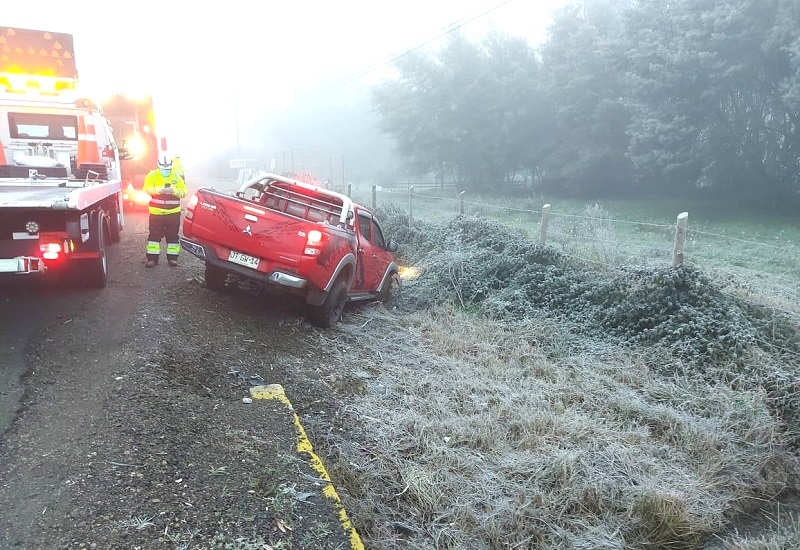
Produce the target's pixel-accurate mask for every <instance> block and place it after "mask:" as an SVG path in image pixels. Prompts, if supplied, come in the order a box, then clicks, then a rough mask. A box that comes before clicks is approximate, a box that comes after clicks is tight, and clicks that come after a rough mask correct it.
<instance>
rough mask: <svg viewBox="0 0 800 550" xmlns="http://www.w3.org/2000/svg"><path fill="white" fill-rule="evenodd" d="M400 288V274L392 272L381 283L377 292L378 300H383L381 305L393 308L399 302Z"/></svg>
mask: <svg viewBox="0 0 800 550" xmlns="http://www.w3.org/2000/svg"><path fill="white" fill-rule="evenodd" d="M402 289H403V285H402V283H401V282H400V275H398V274H397V273H392V275H391V276H390V277H389V278H388V279H386V282H384V283H383V287H382V288H381V290H380V292H378V296H377V297H378V300H379V301H381V302H383V305H384V306H386V308H387V309H392V308H395V307H397V306H398V305H399V304H400V292H401V291H402Z"/></svg>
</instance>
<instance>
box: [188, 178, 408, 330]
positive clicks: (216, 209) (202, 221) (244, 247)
mask: <svg viewBox="0 0 800 550" xmlns="http://www.w3.org/2000/svg"><path fill="white" fill-rule="evenodd" d="M182 233H183V235H182V237H181V240H180V242H181V248H183V250H185V251H187V252H189V253H191V254H193V255H194V256H196V257H197V258H199V259H201V260H203V262H205V281H206V286H207V287H208V288H210V289H213V290H220V289H222V288H224V287H225V286H226V285H227V284H228V283H230V282H238V281H240V280H242V279H244V280H247V281H250V282H255V283H258V284H260V285H264V286H265V287H268V288H270V289H272V290H280V291H285V292H289V293H292V294H296V295H299V296H301V297H302V298H303V299H304V301H305V303H306V304H307V310H306V317H307V319H308V320H309V322H311V323H312V324H314V325H316V326H319V327H323V328H327V327H330V326H331V325H333V324H335V323H336V322H337V321H338V319H339V318H340V317H341V314H342V311H343V310H344V307H345V305H346V304H347V303H348V302H357V301H366V300H380V301H382V302H384V303H387V304H388V303H391V302H392V301H394V300H396V299H397V297H398V295H399V290H400V278H399V276H398V267H397V264H395V261H394V256H393V253H394V252H396V251H397V243H395V242H394V241H391V240H386V239H385V237H384V235H383V231H382V230H381V226H380V223H379V222H378V220H377V219H376V218H375V216H374V214H373V213H372V212H371V211H370V210H369V209H367V208H365V207H364V206H361V205H359V204H356V203H355V202H353V201H352V200H351V199H350V198H349V197H348V196H347V195H344V194H341V193H337V192H335V191H332V190H329V189H324V188H319V187H316V186H313V185H310V184H308V183H304V182H301V181H298V180H294V179H291V178H288V177H285V176H280V175H277V174H272V173H263V172H262V173H260V174H257V175H256V176H254V177H252V178H250V179H249V180H247V181H245V182H244V183H243V184H242V185H241V186H240V187H239V189H238V190H237V191H236V193H235V194H230V193H224V192H221V191H218V190H215V189H213V188H208V187H204V188H201V189H199V190H197V191H196V192H195V193H194V194H193V195H192V196H191V197H190V199H189V202H188V204H187V208H186V213H185V215H184V219H183V231H182Z"/></svg>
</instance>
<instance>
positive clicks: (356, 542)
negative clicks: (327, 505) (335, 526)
mask: <svg viewBox="0 0 800 550" xmlns="http://www.w3.org/2000/svg"><path fill="white" fill-rule="evenodd" d="M250 396H251V397H252V398H253V399H274V400H276V401H280V402H281V403H283V404H284V405H287V406H288V407H289V409H291V411H292V416H293V417H294V426H295V429H296V430H297V451H298V452H300V453H306V454H307V455H308V456H309V458H310V459H311V467H312V468H314V471H316V472H317V474H319V478H320V479H324V480H325V481H327V482H328V483H327V484H326V485H325V488H324V489H323V490H322V493H323V494H324V495H325V496H326V497H327V498H329V499H330V500H332V501H333V503H334V506H335V507H336V509H337V510H338V512H339V522H340V523H341V524H342V527H343V528H344V530H345V533H347V534H348V535H349V536H350V546H351V547H352V548H353V550H364V545H363V544H362V542H361V537H359V536H358V532H357V531H356V528H355V527H354V526H353V522H352V521H350V518H349V517H348V515H347V511H346V510H345V509H344V506H343V505H342V500H341V499H340V498H339V494H338V493H337V492H336V489H335V488H334V486H333V482H332V481H331V478H330V476H329V475H328V471H327V470H326V469H325V465H324V464H323V463H322V460H320V458H319V457H318V456H317V455H316V453H315V452H314V448H313V447H312V446H311V442H310V441H309V439H308V436H307V435H306V431H305V430H304V429H303V425H302V424H300V418H298V416H297V413H296V412H294V407H292V404H291V403H290V402H289V398H288V397H286V393H285V392H284V391H283V386H281V385H280V384H270V385H268V386H255V387H252V388H250Z"/></svg>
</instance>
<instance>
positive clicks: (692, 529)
mask: <svg viewBox="0 0 800 550" xmlns="http://www.w3.org/2000/svg"><path fill="white" fill-rule="evenodd" d="M595 213H596V214H597V213H598V212H595ZM381 214H382V216H381V219H382V221H384V226H385V228H386V230H387V234H388V235H389V236H392V237H393V238H396V240H398V241H399V242H400V243H401V247H402V250H401V253H400V255H399V257H398V259H399V261H400V263H401V264H403V265H404V267H407V268H409V269H407V271H404V272H405V273H408V277H407V279H406V281H405V284H404V288H403V302H404V304H405V305H404V306H403V307H402V308H401V309H400V310H396V311H395V313H394V314H393V313H387V312H382V311H381V310H380V309H379V308H365V309H363V310H361V311H360V312H358V313H355V314H354V315H355V317H353V318H352V322H350V323H344V324H343V325H342V327H341V328H340V329H339V330H341V331H342V332H341V335H342V337H343V338H347V339H348V340H350V341H352V342H357V343H358V345H359V346H364V347H365V348H366V349H364V350H362V351H361V352H359V353H352V354H348V356H347V357H346V358H343V360H346V361H347V362H348V364H350V365H352V367H353V368H354V369H360V370H362V371H365V372H369V373H371V375H372V378H371V379H369V380H371V381H370V382H369V383H367V384H366V386H365V391H364V392H363V395H361V396H360V397H358V398H356V399H354V400H353V401H352V402H351V403H350V404H348V405H347V406H346V407H345V410H344V411H343V418H342V419H343V421H345V422H346V423H347V426H348V430H349V431H354V432H355V433H360V437H359V440H360V441H361V443H360V444H359V445H356V446H349V445H343V446H342V447H341V448H339V449H338V451H339V453H340V456H339V457H338V458H339V460H338V463H336V461H334V464H333V469H334V473H333V475H334V477H336V478H338V479H343V480H344V484H345V487H346V491H347V494H349V495H351V496H354V497H355V498H351V499H348V501H347V507H348V509H349V510H350V513H351V515H352V516H353V517H354V518H356V522H357V523H359V522H360V527H359V529H360V531H361V533H362V535H363V536H364V538H365V540H366V541H367V542H368V546H370V547H375V548H386V549H393V548H415V549H416V548H419V549H422V548H425V549H428V548H437V549H438V548H453V549H455V548H459V549H461V548H463V549H501V548H626V549H627V548H657V549H658V548H664V549H667V548H712V547H713V548H735V549H737V550H747V549H750V548H773V547H774V548H778V547H781V546H780V544H781V541H785V540H796V537H797V535H796V530H794V531H793V530H792V528H791V522H787V523H778V522H775V523H772V524H769V525H766V526H765V525H760V526H759V527H760V530H759V531H758V532H757V534H754V535H753V536H749V535H747V536H746V535H744V534H741V533H737V531H736V529H737V528H738V527H739V526H740V525H743V524H744V522H745V520H747V518H749V517H750V515H751V514H753V513H755V512H757V511H758V510H760V509H761V508H762V507H763V506H764V505H765V503H769V502H774V501H776V500H778V501H782V500H783V499H785V498H786V496H787V495H789V494H791V492H792V491H794V490H795V489H797V488H798V487H799V486H800V485H799V484H798V480H800V477H798V474H800V465H799V464H798V459H797V456H796V450H797V446H798V438H797V433H798V428H800V398H799V397H798V395H800V392H799V391H798V389H799V388H798V382H797V380H798V379H800V376H798V375H800V361H799V360H798V358H800V355H798V353H799V352H800V338H798V334H800V332H798V326H797V324H796V323H795V322H794V319H793V317H792V316H791V315H787V314H785V313H782V312H780V311H776V310H774V309H770V308H765V307H764V305H763V304H762V303H753V302H752V301H749V300H748V299H747V296H744V295H740V294H736V293H731V292H728V291H727V290H726V288H727V286H729V285H730V281H728V280H722V281H720V280H718V279H716V278H715V277H714V276H712V275H709V274H707V273H705V272H703V271H702V270H701V269H699V268H698V267H696V266H687V267H684V268H681V269H672V268H670V267H666V266H664V267H652V266H642V265H640V264H635V265H622V264H619V265H617V264H615V265H608V264H598V263H596V262H584V261H582V260H581V259H580V258H576V257H575V256H573V255H568V254H565V253H564V252H563V251H560V250H558V249H557V248H555V247H539V246H537V245H536V244H534V243H533V242H531V241H530V240H529V237H528V235H527V234H526V233H525V231H522V230H520V229H519V228H513V227H508V226H506V225H503V224H498V222H496V221H492V220H489V219H486V218H484V217H480V218H477V217H465V218H462V219H458V220H453V219H451V220H449V221H448V222H442V223H429V222H425V221H422V220H419V221H417V220H415V221H414V222H412V223H411V224H409V223H408V219H407V218H405V217H404V216H403V212H402V209H391V208H387V209H384V210H383V211H382V212H381ZM598 219H599V220H600V221H601V222H602V217H601V216H598ZM606 227H607V226H606V225H604V224H603V223H600V228H601V229H605V228H606ZM612 234H613V232H612ZM365 318H366V319H365ZM334 448H336V447H335V446H334ZM386 518H392V521H391V522H387V521H386ZM769 528H772V530H769ZM713 545H716V546H713Z"/></svg>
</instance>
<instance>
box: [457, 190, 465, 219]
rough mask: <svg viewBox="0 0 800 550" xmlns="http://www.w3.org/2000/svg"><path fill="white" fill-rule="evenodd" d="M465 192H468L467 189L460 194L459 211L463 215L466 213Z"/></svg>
mask: <svg viewBox="0 0 800 550" xmlns="http://www.w3.org/2000/svg"><path fill="white" fill-rule="evenodd" d="M464 193H466V191H461V192H460V193H459V194H458V213H459V214H461V215H462V216H463V215H464Z"/></svg>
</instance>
